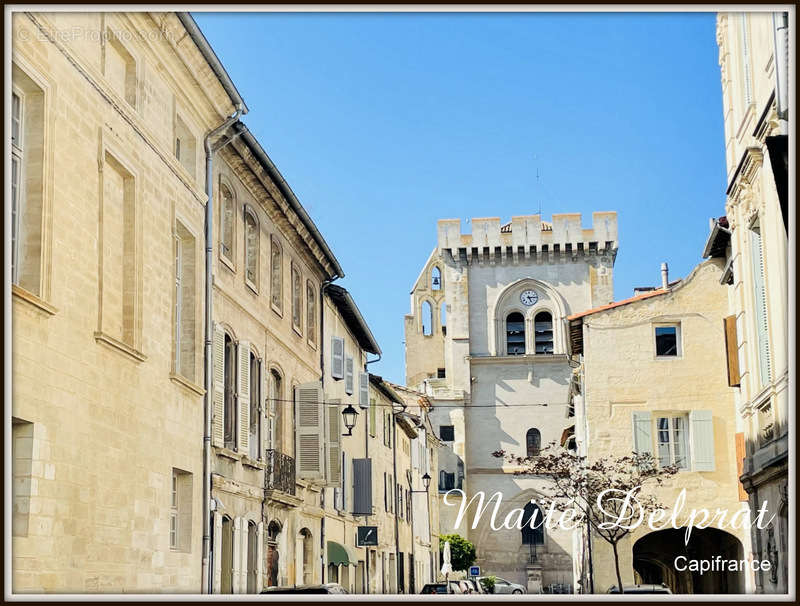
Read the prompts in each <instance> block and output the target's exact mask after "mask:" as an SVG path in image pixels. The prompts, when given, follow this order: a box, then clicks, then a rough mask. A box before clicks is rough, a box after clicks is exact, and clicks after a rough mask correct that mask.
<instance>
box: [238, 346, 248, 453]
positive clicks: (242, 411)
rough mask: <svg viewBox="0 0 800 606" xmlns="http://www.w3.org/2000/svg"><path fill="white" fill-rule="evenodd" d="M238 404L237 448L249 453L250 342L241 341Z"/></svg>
mask: <svg viewBox="0 0 800 606" xmlns="http://www.w3.org/2000/svg"><path fill="white" fill-rule="evenodd" d="M238 352H239V357H238V372H237V373H236V376H237V383H236V404H237V412H238V416H239V424H238V428H237V429H238V431H237V444H236V449H237V450H238V451H239V452H242V453H247V452H248V451H249V448H250V343H248V342H247V341H239V347H238Z"/></svg>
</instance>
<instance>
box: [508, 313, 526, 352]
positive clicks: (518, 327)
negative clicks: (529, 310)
mask: <svg viewBox="0 0 800 606" xmlns="http://www.w3.org/2000/svg"><path fill="white" fill-rule="evenodd" d="M506 353H507V354H508V355H509V356H521V355H523V354H524V353H525V318H524V317H523V316H522V314H521V313H519V312H518V311H515V312H512V313H510V314H508V317H507V318H506Z"/></svg>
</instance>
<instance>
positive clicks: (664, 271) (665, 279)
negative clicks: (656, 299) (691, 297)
mask: <svg viewBox="0 0 800 606" xmlns="http://www.w3.org/2000/svg"><path fill="white" fill-rule="evenodd" d="M661 288H663V289H664V290H666V289H667V288H669V268H668V267H667V264H666V263H662V264H661Z"/></svg>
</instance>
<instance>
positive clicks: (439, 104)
mask: <svg viewBox="0 0 800 606" xmlns="http://www.w3.org/2000/svg"><path fill="white" fill-rule="evenodd" d="M194 17H195V19H196V20H197V22H198V24H199V25H200V27H201V29H202V30H203V32H204V33H205V35H206V37H207V38H208V40H209V42H210V43H211V45H212V46H213V48H214V49H215V51H216V53H217V55H218V56H219V58H220V59H221V60H222V62H223V64H224V65H225V67H226V69H227V70H228V73H229V74H230V75H231V77H232V78H233V80H234V82H235V83H236V86H237V88H238V89H239V91H240V92H241V94H242V96H243V97H244V99H245V100H246V102H247V104H248V106H249V108H250V113H249V114H248V115H247V116H245V118H244V121H245V122H246V123H247V125H248V127H249V128H250V130H251V131H252V132H253V133H254V134H255V135H256V137H257V138H258V139H259V141H260V142H261V144H262V145H263V147H264V149H265V150H266V151H267V153H268V154H269V155H270V157H271V158H272V160H273V161H274V162H275V164H276V165H277V166H278V168H279V169H280V171H281V172H282V173H283V175H284V177H285V178H286V180H287V181H288V182H289V184H290V185H291V186H292V188H293V189H294V191H295V193H296V194H297V196H298V198H299V199H300V201H301V202H302V203H303V205H304V206H305V207H306V209H307V210H308V212H309V214H310V215H311V217H312V218H313V219H314V221H315V222H316V224H317V226H318V227H319V228H320V230H321V232H322V233H323V235H324V237H325V239H326V240H327V241H328V243H329V244H330V246H331V248H332V249H333V251H334V253H335V254H336V256H337V258H338V259H339V261H340V263H341V264H342V266H343V268H344V270H345V273H346V274H347V275H346V277H345V278H344V280H342V281H341V282H340V283H341V285H342V286H345V287H346V288H347V289H349V290H350V292H351V293H352V294H353V296H354V297H355V299H356V301H357V303H358V305H359V307H360V309H361V311H362V313H363V314H364V316H365V317H366V319H367V321H368V322H369V324H370V326H371V328H372V331H373V332H374V333H375V336H376V337H377V339H378V341H379V343H380V345H381V348H382V349H383V351H384V354H383V359H382V360H381V362H379V363H378V364H376V365H374V366H371V367H370V370H371V371H372V372H377V373H378V374H382V375H383V376H385V377H386V378H388V379H390V380H393V381H397V382H401V383H402V382H404V377H405V374H404V349H403V348H404V345H403V339H404V337H403V316H404V314H406V313H409V290H410V288H411V286H412V284H413V282H414V280H415V279H416V277H417V275H418V273H419V271H420V268H421V266H422V264H423V263H424V262H425V261H426V259H427V258H428V255H429V254H430V252H431V250H432V249H433V247H434V246H435V243H436V221H437V219H440V218H461V219H462V230H464V231H468V230H469V225H468V224H467V223H466V221H465V220H466V219H467V218H470V217H485V216H499V217H501V218H502V219H503V220H504V221H506V220H508V219H510V217H511V216H512V215H520V214H532V213H536V212H537V210H538V208H539V205H540V204H541V208H542V213H543V215H545V219H549V217H550V215H551V214H552V213H560V212H581V213H583V216H584V219H583V221H584V226H585V227H589V224H590V222H591V213H592V211H598V210H616V211H617V212H618V213H619V234H620V236H619V240H620V248H619V253H618V256H617V262H616V266H615V275H614V282H615V284H614V291H615V298H616V299H622V298H626V297H628V296H631V295H632V294H633V287H634V286H641V285H647V284H653V285H655V284H657V283H658V282H659V280H660V274H659V267H660V264H661V262H662V261H667V262H668V263H669V266H670V277H671V278H676V277H683V276H686V275H687V274H688V273H689V271H691V269H692V268H693V267H694V266H695V265H696V264H697V263H698V262H699V261H700V260H701V259H700V254H701V252H702V248H703V244H704V242H705V238H706V236H707V235H708V218H709V217H711V216H719V215H721V214H724V191H725V156H724V140H723V123H722V100H721V87H720V74H719V66H718V63H717V57H718V55H717V46H716V41H715V16H714V14H711V13H690V14H658V13H649V14H641V13H640V14H632V13H631V14H602V13H596V14H575V13H562V14H544V13H542V14H535V13H533V14H531V13H527V14H526V13H517V14H480V13H471V14H446V13H442V14H425V13H405V14H404V13H394V14H335V13H329V14H307V13H305V14H304V13H289V14H254V13H234V14H220V13H194ZM537 169H538V172H539V179H538V182H537V178H536V173H537Z"/></svg>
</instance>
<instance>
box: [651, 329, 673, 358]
mask: <svg viewBox="0 0 800 606" xmlns="http://www.w3.org/2000/svg"><path fill="white" fill-rule="evenodd" d="M656 355H657V356H677V355H678V329H677V328H676V327H675V326H656Z"/></svg>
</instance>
